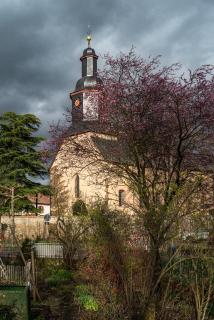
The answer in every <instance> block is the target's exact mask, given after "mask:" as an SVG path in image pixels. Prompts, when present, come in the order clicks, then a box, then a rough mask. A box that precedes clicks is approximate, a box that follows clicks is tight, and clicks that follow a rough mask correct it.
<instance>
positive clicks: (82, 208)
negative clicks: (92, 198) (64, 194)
mask: <svg viewBox="0 0 214 320" xmlns="http://www.w3.org/2000/svg"><path fill="white" fill-rule="evenodd" d="M72 212H73V214H74V215H77V216H80V215H85V214H87V213H88V211H87V208H86V205H85V202H84V201H82V200H80V199H79V200H77V201H76V202H74V204H73V205H72Z"/></svg>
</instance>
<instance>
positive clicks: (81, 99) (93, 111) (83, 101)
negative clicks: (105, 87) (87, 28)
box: [70, 32, 102, 128]
mask: <svg viewBox="0 0 214 320" xmlns="http://www.w3.org/2000/svg"><path fill="white" fill-rule="evenodd" d="M86 40H87V42H88V47H87V48H86V49H84V50H83V54H82V56H81V58H80V61H81V63H82V77H81V78H80V79H79V80H78V81H77V83H76V87H75V90H74V91H73V92H71V93H70V98H71V100H72V121H73V123H75V124H76V125H78V126H79V128H80V127H81V126H82V124H83V122H85V124H86V122H87V121H97V120H98V118H99V101H98V91H99V86H100V85H101V84H102V81H101V80H100V79H99V78H98V77H97V59H98V56H97V55H96V53H95V50H94V49H93V48H91V40H92V36H91V32H88V34H87V37H86Z"/></svg>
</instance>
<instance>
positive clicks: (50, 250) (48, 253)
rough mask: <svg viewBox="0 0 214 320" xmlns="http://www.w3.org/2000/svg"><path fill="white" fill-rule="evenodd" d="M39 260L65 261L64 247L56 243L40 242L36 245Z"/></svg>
mask: <svg viewBox="0 0 214 320" xmlns="http://www.w3.org/2000/svg"><path fill="white" fill-rule="evenodd" d="M34 250H35V253H36V257H37V258H51V259H63V246H62V245H61V244H60V243H54V242H52V243H51V242H50V243H48V242H38V243H35V244H34Z"/></svg>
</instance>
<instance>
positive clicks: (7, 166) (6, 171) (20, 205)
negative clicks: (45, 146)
mask: <svg viewBox="0 0 214 320" xmlns="http://www.w3.org/2000/svg"><path fill="white" fill-rule="evenodd" d="M39 126H40V120H39V119H38V118H37V117H36V116H35V115H33V114H16V113H14V112H5V113H4V114H2V116H0V211H1V213H3V212H5V213H6V212H10V213H12V214H13V213H14V212H15V211H20V210H26V211H32V210H33V209H35V208H34V207H33V206H32V203H31V202H30V201H29V199H28V197H29V195H33V194H37V193H39V192H47V187H46V186H44V185H41V184H40V183H37V182H35V180H34V179H35V178H44V177H45V175H46V174H47V170H46V167H45V165H44V164H43V162H42V159H41V155H40V152H39V151H38V144H39V143H40V142H42V141H43V140H44V139H43V138H42V137H40V136H36V135H35V133H36V132H37V130H38V128H39Z"/></svg>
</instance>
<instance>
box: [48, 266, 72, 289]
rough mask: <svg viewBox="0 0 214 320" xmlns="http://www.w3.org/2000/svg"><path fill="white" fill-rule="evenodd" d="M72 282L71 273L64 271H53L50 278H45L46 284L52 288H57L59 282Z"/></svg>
mask: <svg viewBox="0 0 214 320" xmlns="http://www.w3.org/2000/svg"><path fill="white" fill-rule="evenodd" d="M70 280H72V273H71V272H70V271H67V270H64V269H56V270H53V271H52V273H51V276H50V277H48V278H47V282H48V283H49V284H51V285H53V286H57V285H58V284H60V283H61V282H64V281H70Z"/></svg>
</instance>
